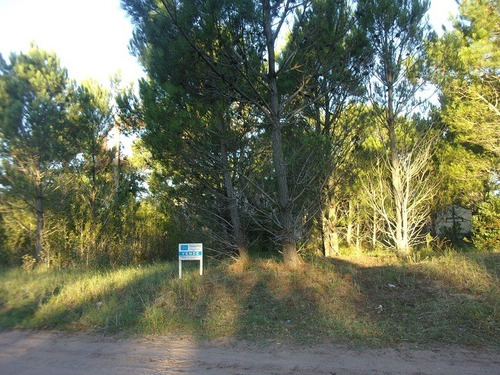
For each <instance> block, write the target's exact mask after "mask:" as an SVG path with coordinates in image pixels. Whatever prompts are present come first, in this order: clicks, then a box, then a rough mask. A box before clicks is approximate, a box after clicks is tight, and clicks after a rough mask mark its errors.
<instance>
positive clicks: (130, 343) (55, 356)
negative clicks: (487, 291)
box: [0, 331, 500, 375]
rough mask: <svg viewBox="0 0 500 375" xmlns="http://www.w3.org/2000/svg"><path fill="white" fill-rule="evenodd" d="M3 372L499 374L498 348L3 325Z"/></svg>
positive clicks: (0, 352) (0, 341)
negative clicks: (213, 339) (354, 344)
mask: <svg viewBox="0 0 500 375" xmlns="http://www.w3.org/2000/svg"><path fill="white" fill-rule="evenodd" d="M0 373H1V374H3V375H11V374H12V375H28V374H37V375H38V374H51V375H52V374H53V375H59V374H60V375H63V374H64V375H77V374H78V375H79V374H82V375H83V374H85V375H87V374H117V375H118V374H120V375H122V374H179V373H184V374H337V375H346V374H349V375H351V374H361V375H365V374H371V375H372V374H385V375H395V374H415V375H416V374H419V375H423V374H433V375H434V374H467V375H473V374H481V375H485V374H495V375H497V374H500V350H481V351H473V350H466V349H460V348H446V349H435V350H416V349H366V350H357V349H347V348H345V347H341V346H334V345H320V346H312V347H294V346H291V347H285V346H283V345H280V344H279V343H274V344H269V345H266V346H257V345H252V344H247V343H243V342H223V343H211V344H197V343H196V342H195V341H193V340H189V339H179V338H176V339H172V338H169V337H156V336H154V337H141V338H135V339H134V338H129V339H116V338H109V337H107V338H102V337H97V336H90V335H86V334H69V333H54V332H32V331H4V332H0Z"/></svg>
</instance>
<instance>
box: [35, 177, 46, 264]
mask: <svg viewBox="0 0 500 375" xmlns="http://www.w3.org/2000/svg"><path fill="white" fill-rule="evenodd" d="M35 211H36V232H35V257H36V260H37V261H39V260H40V258H41V255H42V254H43V229H44V212H43V187H42V179H41V174H40V172H39V171H37V176H36V182H35Z"/></svg>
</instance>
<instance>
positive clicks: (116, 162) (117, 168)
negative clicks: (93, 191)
mask: <svg viewBox="0 0 500 375" xmlns="http://www.w3.org/2000/svg"><path fill="white" fill-rule="evenodd" d="M114 130H115V137H116V146H115V147H116V149H115V157H114V159H113V180H114V194H115V201H116V202H117V201H118V194H119V192H120V175H121V165H120V164H121V154H120V146H121V141H120V135H121V134H120V133H121V132H120V125H119V124H118V122H115V124H114Z"/></svg>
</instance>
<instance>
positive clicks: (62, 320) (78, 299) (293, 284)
mask: <svg viewBox="0 0 500 375" xmlns="http://www.w3.org/2000/svg"><path fill="white" fill-rule="evenodd" d="M191 263H193V264H195V262H191ZM188 264H189V263H188ZM195 265H196V264H195ZM499 276H500V254H498V253H497V254H481V255H478V254H471V255H464V254H455V253H448V254H445V255H443V256H441V257H437V258H432V259H430V260H425V261H420V262H403V261H401V260H399V259H397V258H395V257H392V256H384V255H380V254H377V256H376V257H375V256H368V255H352V256H348V257H342V258H335V259H320V258H313V259H310V260H308V261H307V262H305V263H304V265H303V266H302V267H301V268H300V269H297V270H290V269H287V268H286V267H284V266H283V265H282V264H281V263H279V262H277V261H275V260H266V259H259V260H255V261H254V262H253V263H252V264H250V265H242V264H240V263H234V262H229V261H225V262H220V263H216V264H211V265H209V266H208V267H207V269H206V273H205V275H203V276H199V275H198V274H197V269H196V267H194V266H193V267H192V268H191V270H186V271H184V273H183V279H181V280H179V279H178V275H177V264H176V263H162V264H155V265H149V266H143V267H138V266H137V267H126V268H119V269H112V270H107V271H88V270H47V269H43V268H40V269H35V270H33V271H25V270H22V269H0V327H3V328H30V329H58V330H84V331H91V332H100V333H125V334H131V333H145V334H174V335H190V336H193V337H196V338H198V339H200V340H210V339H216V338H232V337H236V338H241V339H246V340H275V341H286V342H295V343H306V342H307V343H314V342H323V341H325V340H327V341H333V342H336V343H352V344H357V345H370V346H374V345H375V346H379V345H395V344H399V343H415V344H420V345H421V344H424V345H425V344H430V345H434V344H459V345H464V346H472V347H476V346H495V347H498V346H500V312H499V306H500V305H499V303H500V292H499Z"/></svg>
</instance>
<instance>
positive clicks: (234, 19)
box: [0, 0, 500, 267]
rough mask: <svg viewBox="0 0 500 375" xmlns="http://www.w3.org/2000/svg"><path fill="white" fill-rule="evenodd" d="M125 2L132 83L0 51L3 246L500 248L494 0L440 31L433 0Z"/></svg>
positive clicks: (156, 250)
mask: <svg viewBox="0 0 500 375" xmlns="http://www.w3.org/2000/svg"><path fill="white" fill-rule="evenodd" d="M122 7H123V8H124V9H125V10H126V12H127V14H128V15H129V16H130V18H131V20H132V22H133V25H134V36H133V39H132V40H131V43H130V45H131V49H132V51H133V53H134V55H135V56H136V57H137V59H138V61H139V62H140V64H141V65H142V66H143V68H144V70H145V72H146V73H147V78H145V79H143V80H141V81H140V82H139V83H138V87H133V86H127V85H123V84H122V83H121V82H120V79H119V77H115V78H113V80H112V84H111V85H110V87H111V89H106V88H104V87H102V86H101V85H99V84H98V83H96V82H94V81H86V82H75V81H74V80H72V79H71V78H70V77H68V73H67V70H66V69H65V68H64V67H62V66H61V65H60V63H59V60H58V58H57V56H56V55H55V54H54V53H49V52H46V51H43V50H41V49H40V48H38V47H37V46H36V45H32V47H31V49H30V50H29V51H27V52H25V53H17V54H16V53H14V54H11V55H10V56H9V57H2V56H1V55H0V136H1V143H0V162H1V169H0V263H3V264H11V265H20V264H23V265H24V266H25V267H32V266H33V265H34V264H36V263H40V264H45V265H47V266H53V267H70V266H88V267H107V266H114V265H122V264H131V263H146V262H153V261H157V260H167V259H175V257H176V256H177V245H178V243H180V242H203V243H204V247H205V251H206V253H207V254H208V255H209V256H210V257H214V258H223V257H228V256H232V257H239V258H240V259H241V260H242V261H248V260H249V259H250V258H251V257H253V256H257V255H261V254H264V255H276V256H279V257H281V258H282V259H283V262H284V263H285V264H286V265H289V266H291V267H294V266H296V265H297V264H298V263H299V262H300V259H301V258H302V257H304V256H306V255H319V256H327V257H330V256H335V255H337V254H340V253H341V252H342V251H346V249H349V251H370V250H371V249H378V248H387V249H390V250H391V251H394V252H395V253H397V254H398V255H400V256H401V257H409V256H412V255H413V254H417V253H425V252H436V251H444V249H445V248H450V247H454V248H456V249H460V250H463V251H492V250H498V249H499V248H500V194H499V191H500V187H499V185H500V182H499V181H500V180H499V172H500V159H499V158H500V103H499V101H500V9H499V5H498V2H497V1H495V0H462V1H461V2H460V8H459V15H458V16H457V17H456V18H455V19H454V20H453V27H452V28H451V29H450V30H443V31H442V32H441V33H440V35H438V33H437V32H436V31H435V30H432V28H431V26H430V25H429V23H428V17H427V15H426V14H427V11H428V8H429V2H428V1H426V0H401V1H397V2H396V1H393V0H357V1H350V0H260V1H251V0H234V1H223V0H183V1H181V0H175V1H174V0H122ZM130 136H134V137H136V139H137V141H136V142H135V145H134V147H133V153H125V152H124V150H123V147H122V146H121V141H122V140H123V139H124V137H130ZM450 207H451V209H452V212H453V215H451V216H452V217H451V222H450V220H448V219H449V218H448V217H446V216H447V214H446V212H447V210H449V209H450ZM456 209H457V210H458V209H461V210H465V211H467V210H469V211H470V212H471V213H472V219H471V222H470V227H469V223H468V222H467V220H466V219H464V217H461V218H459V219H460V220H455V219H454V217H455V210H456ZM442 212H445V214H444V216H445V217H446V219H445V221H444V222H441V221H439V220H438V219H437V218H438V217H439V215H440V213H442ZM448 216H449V215H448ZM442 223H447V224H446V225H445V224H443V225H442V226H440V225H441V224H442Z"/></svg>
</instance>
